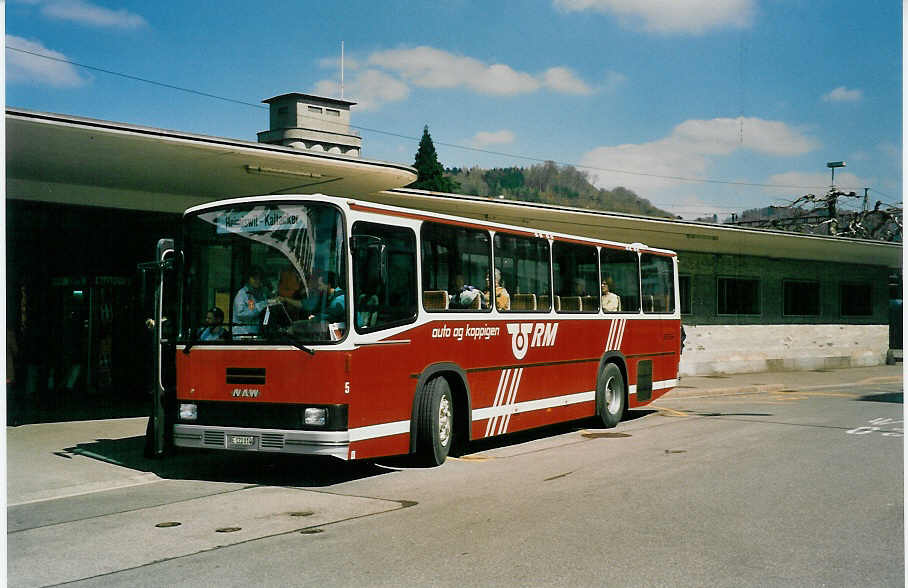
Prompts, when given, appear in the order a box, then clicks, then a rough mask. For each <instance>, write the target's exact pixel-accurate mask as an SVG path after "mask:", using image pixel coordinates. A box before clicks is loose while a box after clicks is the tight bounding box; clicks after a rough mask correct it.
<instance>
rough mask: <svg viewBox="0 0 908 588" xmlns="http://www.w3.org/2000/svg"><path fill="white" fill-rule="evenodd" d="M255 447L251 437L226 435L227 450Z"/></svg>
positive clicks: (253, 438) (253, 439)
mask: <svg viewBox="0 0 908 588" xmlns="http://www.w3.org/2000/svg"><path fill="white" fill-rule="evenodd" d="M255 446H256V437H254V436H253V435H227V449H255Z"/></svg>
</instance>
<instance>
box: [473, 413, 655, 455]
mask: <svg viewBox="0 0 908 588" xmlns="http://www.w3.org/2000/svg"><path fill="white" fill-rule="evenodd" d="M656 412H658V411H655V410H650V409H640V408H635V409H632V410H628V411H627V413H626V414H625V416H624V418H623V419H621V422H620V423H618V426H617V427H616V428H614V429H608V431H610V432H611V433H610V434H611V435H614V436H616V437H629V436H630V435H628V434H627V433H622V431H621V426H622V424H624V423H627V422H630V421H634V420H637V419H639V418H643V417H645V416H647V415H650V414H654V413H656ZM585 429H594V430H601V429H602V423H601V422H599V421H598V420H597V419H596V418H588V419H581V420H577V421H568V422H566V423H557V424H554V425H546V426H544V427H538V428H536V429H528V430H526V431H518V432H516V433H508V434H506V435H500V436H497V437H489V438H487V439H474V440H472V441H470V443H469V445H468V446H467V447H466V453H481V452H483V451H488V450H491V449H500V448H502V447H509V446H512V445H520V444H522V443H530V442H532V441H538V440H540V439H547V438H550V437H557V436H559V435H566V434H569V433H577V432H580V431H583V430H585Z"/></svg>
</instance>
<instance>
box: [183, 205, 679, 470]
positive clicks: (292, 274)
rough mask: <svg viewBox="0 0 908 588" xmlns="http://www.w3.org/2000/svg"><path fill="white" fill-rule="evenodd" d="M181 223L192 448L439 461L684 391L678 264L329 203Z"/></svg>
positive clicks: (516, 231)
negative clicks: (484, 442)
mask: <svg viewBox="0 0 908 588" xmlns="http://www.w3.org/2000/svg"><path fill="white" fill-rule="evenodd" d="M184 221H185V223H184V230H183V238H182V239H181V241H180V245H179V255H176V256H173V257H174V258H175V259H178V260H179V262H178V267H177V272H178V279H179V283H180V285H181V287H180V301H181V302H180V312H179V317H178V318H177V319H176V320H177V322H178V324H177V325H176V331H177V332H178V335H177V339H176V346H175V353H174V354H175V366H176V372H175V373H176V402H175V405H174V406H172V408H170V410H172V411H173V412H174V413H175V414H171V415H169V418H168V419H167V421H168V425H167V426H168V427H171V426H172V434H173V443H174V444H175V445H176V446H178V447H193V448H210V449H219V450H225V449H226V450H239V451H260V452H283V453H297V454H313V455H330V456H334V457H338V458H341V459H364V458H375V457H379V456H389V455H399V454H407V453H411V454H414V455H415V456H416V457H417V458H418V460H419V461H421V462H423V463H425V464H428V465H437V464H441V463H442V462H444V460H445V458H446V457H447V455H448V454H449V452H454V453H456V452H458V451H461V452H462V451H463V450H464V448H465V445H466V443H467V442H469V441H470V440H475V439H479V438H483V437H490V436H494V435H503V434H506V433H512V432H514V431H519V430H523V429H529V428H533V427H540V426H543V425H549V424H552V423H556V422H562V421H568V420H574V419H581V418H587V417H594V416H595V417H597V419H598V422H599V423H600V424H601V426H602V427H614V426H615V425H616V424H617V423H618V422H619V420H620V419H621V417H622V415H623V414H624V412H625V410H626V409H627V408H634V407H639V406H643V405H646V404H648V403H649V402H651V401H652V400H654V399H656V398H658V397H659V396H661V395H662V394H664V393H666V392H668V391H669V390H671V388H672V387H674V386H675V385H676V383H677V377H678V376H677V374H678V361H679V357H680V329H681V322H680V315H679V311H678V305H677V303H676V301H677V299H678V295H677V292H678V280H677V257H676V255H675V254H674V253H673V252H671V251H665V250H660V249H654V248H650V247H647V246H645V245H643V244H640V243H634V244H623V243H614V242H607V241H597V240H592V239H588V238H583V237H577V236H571V235H564V234H555V233H545V232H538V231H534V230H533V229H527V228H521V227H516V226H506V225H500V224H494V223H484V222H479V221H475V220H470V219H466V218H457V217H453V216H446V215H439V214H434V213H429V212H424V211H419V210H412V209H402V208H396V207H391V206H385V205H381V204H375V203H370V202H365V201H357V200H353V199H349V198H337V197H328V196H321V195H305V196H262V197H251V198H240V199H232V200H225V201H221V202H215V203H211V204H205V205H202V206H197V207H195V208H192V209H190V210H188V211H187V212H186V213H185V216H184ZM220 315H223V320H224V324H223V326H222V327H218V326H217V325H212V324H208V323H207V322H206V321H211V319H212V318H213V319H214V320H213V321H212V322H214V323H217V322H218V320H219V319H220V318H221V316H220ZM206 327H208V329H207V331H206V330H205V329H206ZM170 419H175V420H170ZM171 423H172V425H171Z"/></svg>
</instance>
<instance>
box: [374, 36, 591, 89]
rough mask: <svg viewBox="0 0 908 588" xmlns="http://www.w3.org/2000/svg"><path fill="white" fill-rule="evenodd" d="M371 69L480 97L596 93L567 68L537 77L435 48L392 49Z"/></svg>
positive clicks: (377, 58)
mask: <svg viewBox="0 0 908 588" xmlns="http://www.w3.org/2000/svg"><path fill="white" fill-rule="evenodd" d="M368 63H369V65H372V66H375V67H380V68H382V69H384V70H387V71H389V72H393V73H394V74H396V75H398V76H400V77H401V78H403V79H404V80H406V81H407V82H409V83H410V84H413V85H414V86H420V87H423V88H458V87H465V88H469V89H471V90H473V91H475V92H479V93H480V94H490V95H496V96H511V95H515V94H526V93H530V92H536V91H538V90H540V89H542V88H548V89H550V90H553V91H555V92H561V93H563V94H591V93H593V89H592V88H591V87H590V86H589V85H587V83H586V82H584V81H583V80H581V79H580V78H579V77H577V75H576V74H575V73H574V72H573V71H571V70H570V69H568V68H566V67H553V68H549V69H548V70H546V71H545V72H543V73H541V74H539V75H534V74H531V73H528V72H524V71H518V70H515V69H514V68H512V67H510V66H509V65H505V64H502V63H494V64H487V63H484V62H482V61H480V60H478V59H475V58H473V57H466V56H463V55H454V54H453V53H449V52H447V51H443V50H441V49H436V48H434V47H426V46H422V47H415V48H412V49H389V50H387V51H377V52H375V53H373V54H372V55H370V56H369V58H368Z"/></svg>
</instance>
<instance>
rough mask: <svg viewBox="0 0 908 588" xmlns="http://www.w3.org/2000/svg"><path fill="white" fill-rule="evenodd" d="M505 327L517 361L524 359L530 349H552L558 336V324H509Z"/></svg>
mask: <svg viewBox="0 0 908 588" xmlns="http://www.w3.org/2000/svg"><path fill="white" fill-rule="evenodd" d="M507 327H508V333H510V334H511V351H512V352H513V353H514V357H515V358H517V359H523V358H524V357H526V354H527V350H528V349H529V348H530V347H552V346H553V345H555V337H556V336H557V335H558V323H509V324H508V325H507Z"/></svg>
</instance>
